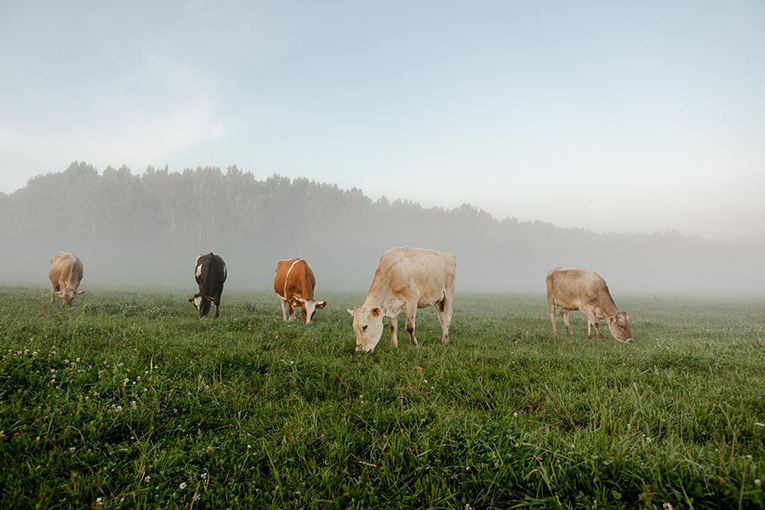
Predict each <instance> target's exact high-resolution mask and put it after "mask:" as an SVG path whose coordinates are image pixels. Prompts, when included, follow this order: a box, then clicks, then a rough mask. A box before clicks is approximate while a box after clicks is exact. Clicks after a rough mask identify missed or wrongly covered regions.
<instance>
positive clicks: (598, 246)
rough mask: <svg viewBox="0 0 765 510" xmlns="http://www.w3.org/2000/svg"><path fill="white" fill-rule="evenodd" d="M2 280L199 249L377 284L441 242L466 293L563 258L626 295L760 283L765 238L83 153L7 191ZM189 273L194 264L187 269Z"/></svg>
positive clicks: (744, 288) (266, 275)
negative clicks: (286, 262) (67, 256)
mask: <svg viewBox="0 0 765 510" xmlns="http://www.w3.org/2000/svg"><path fill="white" fill-rule="evenodd" d="M0 236H2V239H3V240H4V242H3V245H4V247H5V248H4V249H3V250H2V251H3V252H4V254H3V258H4V259H5V260H4V262H3V263H2V267H0V282H2V281H4V282H6V283H8V282H38V281H39V280H40V279H41V277H42V278H44V276H45V271H46V264H47V262H48V261H49V260H50V258H51V257H52V255H53V254H54V253H55V252H56V251H60V250H64V251H72V252H73V253H75V254H77V255H78V256H80V258H82V260H83V262H84V263H85V267H86V270H85V273H86V281H87V280H90V282H93V283H94V284H95V283H102V284H104V285H109V284H121V285H124V284H131V283H132V284H135V285H147V284H148V285H154V286H162V285H165V286H182V285H188V280H192V283H193V279H192V278H191V276H190V275H191V272H192V269H193V261H194V258H195V256H196V255H197V254H198V253H207V252H210V251H213V252H215V253H219V254H221V255H222V256H223V258H224V259H225V260H226V263H227V265H228V266H229V271H230V273H231V277H232V278H231V282H230V284H229V285H234V286H241V287H243V288H244V287H247V288H249V287H255V288H268V285H269V283H270V280H271V278H273V270H274V268H275V266H276V261H277V260H279V259H281V258H291V257H295V256H298V257H302V258H305V259H306V260H308V261H309V262H310V263H311V265H312V267H313V268H314V271H315V272H316V274H317V282H318V283H317V285H318V286H317V290H319V289H320V288H325V289H337V290H346V289H355V290H359V291H360V292H363V291H365V290H366V288H367V286H368V285H369V283H370V282H371V279H372V275H373V273H374V270H375V267H376V264H377V261H378V259H379V257H380V256H381V255H382V253H383V252H384V251H385V250H386V249H388V248H391V247H394V246H402V245H412V246H419V247H424V248H429V247H438V248H443V249H446V250H448V251H451V252H453V253H454V254H455V255H456V256H457V261H458V269H457V271H458V280H457V287H458V292H459V290H460V289H462V290H470V291H509V292H526V291H533V292H544V277H545V274H546V272H547V271H548V270H549V269H551V268H552V267H555V266H559V265H560V266H567V267H581V268H586V269H592V270H595V271H598V272H599V273H601V275H603V276H604V277H605V278H606V280H607V281H608V282H609V284H610V285H611V286H612V288H619V289H622V290H624V291H626V292H648V293H668V292H695V293H698V292H703V293H710V294H711V293H717V292H726V293H731V292H738V293H760V292H761V289H762V288H763V284H765V275H763V272H762V271H760V269H759V263H760V262H759V261H761V260H762V259H763V255H765V240H763V239H749V240H745V239H741V240H736V241H723V240H706V239H702V238H700V237H697V236H684V235H681V234H680V233H678V232H675V231H672V232H656V233H650V234H648V233H633V234H598V233H595V232H592V231H589V230H586V229H564V228H556V227H555V226H554V225H551V224H549V223H544V222H540V221H519V220H518V219H517V218H505V219H497V218H495V217H493V216H492V215H490V214H489V213H487V212H486V211H483V210H481V209H478V208H476V207H474V206H471V205H467V204H464V205H462V206H460V207H458V208H453V209H446V208H440V207H433V208H424V207H421V206H420V205H419V204H417V203H413V202H410V201H405V200H395V201H389V200H388V199H387V198H385V197H382V198H380V199H379V200H372V199H370V198H369V197H368V196H366V195H365V194H364V193H363V192H362V191H361V190H359V189H357V188H353V189H350V190H344V189H340V188H339V187H338V186H337V185H334V184H327V183H319V182H315V181H310V180H308V179H304V178H298V179H289V178H286V177H282V176H279V175H271V176H267V177H264V178H262V179H258V178H256V176H255V175H254V174H253V173H251V172H245V171H242V170H241V169H239V168H237V167H236V166H231V167H228V168H227V169H225V170H222V169H220V168H216V167H199V168H196V169H186V170H183V171H182V172H173V171H170V170H169V169H168V168H167V167H165V168H159V169H158V168H154V167H149V168H147V169H146V171H145V172H144V173H143V174H141V175H135V174H133V173H132V172H131V171H130V169H129V168H127V167H125V166H123V167H121V168H119V169H114V168H112V167H107V168H105V169H104V170H103V171H102V172H99V171H98V170H97V169H96V168H95V167H94V166H92V165H89V164H87V163H85V162H74V163H72V164H71V165H70V166H69V168H67V169H66V170H65V171H63V172H59V173H49V174H46V175H39V176H37V177H34V178H32V179H30V180H29V182H28V183H27V185H26V186H25V187H23V188H21V189H19V190H17V191H15V192H13V193H11V194H10V195H8V194H4V193H0ZM187 273H188V274H187Z"/></svg>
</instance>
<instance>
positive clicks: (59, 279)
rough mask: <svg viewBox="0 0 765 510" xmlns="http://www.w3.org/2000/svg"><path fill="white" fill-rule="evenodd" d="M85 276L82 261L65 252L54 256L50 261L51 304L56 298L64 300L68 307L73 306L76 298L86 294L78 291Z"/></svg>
mask: <svg viewBox="0 0 765 510" xmlns="http://www.w3.org/2000/svg"><path fill="white" fill-rule="evenodd" d="M82 276H83V267H82V261H81V260H80V259H79V258H77V257H75V256H74V255H72V254H71V253H67V252H65V251H60V252H58V253H56V255H54V256H53V258H52V259H51V261H50V271H49V272H48V278H50V302H51V303H53V301H54V296H58V297H60V298H62V299H63V300H64V304H65V305H66V306H72V302H73V301H74V298H75V297H76V296H79V295H82V294H85V292H84V291H82V290H77V288H78V287H79V286H80V282H81V281H82Z"/></svg>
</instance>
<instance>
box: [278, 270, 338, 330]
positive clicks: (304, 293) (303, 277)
mask: <svg viewBox="0 0 765 510" xmlns="http://www.w3.org/2000/svg"><path fill="white" fill-rule="evenodd" d="M315 287H316V278H315V277H314V275H313V271H312V270H311V266H309V265H308V262H306V261H305V260H303V259H300V258H297V259H288V260H280V261H279V262H278V263H277V264H276V273H275V274H274V292H276V295H277V296H279V299H280V300H281V303H282V319H283V320H284V321H291V320H293V319H295V312H296V311H297V309H298V308H300V311H301V313H300V319H301V320H302V321H303V322H305V323H306V324H309V323H310V322H311V319H313V316H314V315H315V314H316V310H321V309H322V308H324V307H325V306H327V302H326V301H314V299H313V289H314V288H315ZM287 309H289V312H290V315H289V318H288V317H287Z"/></svg>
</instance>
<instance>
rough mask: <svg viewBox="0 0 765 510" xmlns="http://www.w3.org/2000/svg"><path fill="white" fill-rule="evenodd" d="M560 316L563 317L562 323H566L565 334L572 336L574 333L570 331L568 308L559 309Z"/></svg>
mask: <svg viewBox="0 0 765 510" xmlns="http://www.w3.org/2000/svg"><path fill="white" fill-rule="evenodd" d="M560 316H561V317H563V324H565V325H566V334H567V335H568V336H574V333H573V332H572V331H571V323H570V322H569V320H568V310H566V309H565V308H563V309H561V311H560Z"/></svg>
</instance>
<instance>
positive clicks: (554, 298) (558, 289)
mask: <svg viewBox="0 0 765 510" xmlns="http://www.w3.org/2000/svg"><path fill="white" fill-rule="evenodd" d="M547 302H548V304H549V305H550V322H552V327H553V336H555V335H557V333H558V332H557V331H556V329H555V307H556V306H559V307H560V308H561V312H560V315H561V317H563V322H564V323H565V324H566V333H568V336H572V333H571V325H570V324H569V320H568V312H569V310H579V311H580V312H582V313H583V314H584V315H586V316H587V337H588V338H592V328H595V331H597V332H598V338H599V339H601V340H602V339H603V335H602V334H601V332H600V320H601V319H605V320H606V323H607V324H608V329H609V330H610V331H611V334H612V335H613V337H614V338H616V339H617V340H619V341H620V342H632V341H633V340H634V338H633V337H632V331H631V329H630V316H629V315H627V312H621V311H619V309H618V308H617V307H616V304H614V300H613V299H612V298H611V293H610V292H609V291H608V286H607V285H606V282H605V280H603V278H601V277H600V275H599V274H598V273H595V272H592V271H583V270H581V269H564V268H562V267H556V268H555V269H553V270H552V271H550V272H549V273H547Z"/></svg>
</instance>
